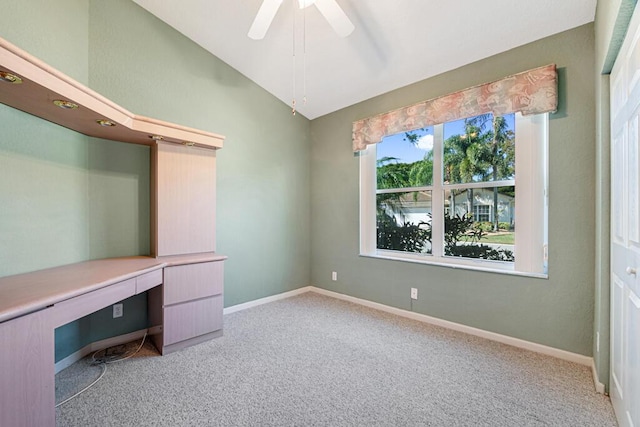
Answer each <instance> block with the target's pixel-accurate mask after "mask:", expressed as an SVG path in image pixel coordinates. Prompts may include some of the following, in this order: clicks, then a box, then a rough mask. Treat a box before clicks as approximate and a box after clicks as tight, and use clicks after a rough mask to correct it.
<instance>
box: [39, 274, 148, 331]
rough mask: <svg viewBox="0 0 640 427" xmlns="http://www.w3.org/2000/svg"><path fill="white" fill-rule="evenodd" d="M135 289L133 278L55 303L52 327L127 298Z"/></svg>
mask: <svg viewBox="0 0 640 427" xmlns="http://www.w3.org/2000/svg"><path fill="white" fill-rule="evenodd" d="M135 291H136V279H135V278H133V279H129V280H125V281H122V282H118V283H114V284H113V285H109V286H106V287H104V288H102V289H98V290H96V291H92V292H89V293H86V294H83V295H79V296H77V297H73V298H70V299H68V300H65V301H61V302H59V303H56V304H55V305H54V306H53V312H52V316H51V317H52V320H53V327H54V328H57V327H59V326H62V325H64V324H66V323H69V322H71V321H72V320H76V319H79V318H81V317H84V316H86V315H87V314H91V313H93V312H94V311H98V310H100V309H101V308H104V307H107V306H109V305H111V304H115V303H117V302H118V301H122V300H123V299H126V298H129V297H131V296H133V295H134V294H135Z"/></svg>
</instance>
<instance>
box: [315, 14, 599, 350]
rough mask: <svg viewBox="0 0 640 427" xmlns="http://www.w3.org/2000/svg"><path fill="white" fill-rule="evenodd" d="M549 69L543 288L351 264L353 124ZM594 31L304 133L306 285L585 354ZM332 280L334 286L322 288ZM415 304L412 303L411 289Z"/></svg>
mask: <svg viewBox="0 0 640 427" xmlns="http://www.w3.org/2000/svg"><path fill="white" fill-rule="evenodd" d="M549 63H555V64H557V66H558V68H559V77H560V105H559V111H558V113H556V114H553V115H551V117H550V135H549V137H550V143H549V145H550V147H549V149H550V154H549V179H550V202H549V256H550V259H549V279H548V280H545V279H534V278H527V277H518V276H512V275H505V274H495V273H484V272H475V271H469V270H460V269H452V268H447V267H438V266H430V265H421V264H415V263H408V262H401V261H391V260H382V259H373V258H366V257H359V256H358V238H359V237H358V234H359V228H358V216H359V207H358V191H359V187H358V181H359V175H358V170H359V169H358V167H359V164H358V159H357V158H356V157H354V155H353V153H352V150H351V124H352V122H353V121H355V120H358V119H361V118H364V117H368V116H371V115H375V114H379V113H382V112H385V111H388V110H391V109H394V108H398V107H402V106H405V105H409V104H412V103H415V102H418V101H421V100H425V99H430V98H434V97H437V96H439V95H443V94H447V93H450V92H454V91H457V90H460V89H464V88H466V87H469V86H473V85H476V84H479V83H484V82H487V81H492V80H496V79H499V78H502V77H504V76H507V75H509V74H513V73H516V72H520V71H524V70H527V69H530V68H534V67H538V66H541V65H546V64H549ZM593 68H594V28H593V24H589V25H584V26H582V27H578V28H576V29H574V30H571V31H567V32H564V33H561V34H558V35H555V36H552V37H549V38H546V39H543V40H539V41H537V42H534V43H531V44H528V45H525V46H522V47H519V48H516V49H513V50H510V51H507V52H504V53H501V54H499V55H496V56H492V57H490V58H486V59H483V60H481V61H478V62H475V63H473V64H470V65H467V66H464V67H461V68H458V69H456V70H453V71H450V72H447V73H445V74H442V75H439V76H436V77H433V78H430V79H427V80H424V81H421V82H419V83H416V84H413V85H410V86H407V87H404V88H401V89H398V90H395V91H392V92H389V93H387V94H384V95H381V96H378V97H376V98H373V99H370V100H368V101H365V102H362V103H359V104H357V105H354V106H351V107H349V108H345V109H343V110H341V111H338V112H335V113H333V114H329V115H326V116H324V117H321V118H318V119H316V120H313V121H312V123H311V136H312V141H313V146H312V152H311V153H312V154H311V155H312V172H311V182H312V190H311V194H312V199H311V206H312V209H311V212H312V215H311V224H312V231H311V242H312V260H313V261H312V274H311V278H312V283H313V284H314V285H316V286H319V287H322V288H325V289H329V290H332V291H336V292H340V293H343V294H348V295H352V296H355V297H358V298H363V299H367V300H371V301H375V302H378V303H382V304H386V305H389V306H394V307H399V308H402V309H407V310H411V309H412V310H413V311H415V312H419V313H422V314H426V315H430V316H434V317H438V318H441V319H446V320H449V321H453V322H457V323H461V324H465V325H469V326H472V327H476V328H480V329H484V330H487V331H493V332H496V333H500V334H504V335H508V336H512V337H516V338H520V339H524V340H527V341H531V342H535V343H540V344H544V345H548V346H551V347H555V348H559V349H564V350H567V351H571V352H575V353H579V354H583V355H588V356H590V355H591V354H592V342H593V340H592V336H593V327H592V326H593V306H594V267H593V265H594V260H595V258H594V238H595V237H594V226H595V207H594V199H593V187H594V184H595V176H594V172H595V167H594V165H595V138H594V130H595V126H594V114H595V113H594V101H593V99H594V84H593ZM331 271H337V273H338V281H336V282H332V281H331ZM411 287H417V288H418V290H419V295H420V299H419V300H417V301H415V302H414V303H413V305H411V301H410V298H409V289H410V288H411Z"/></svg>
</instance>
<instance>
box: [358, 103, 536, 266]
mask: <svg viewBox="0 0 640 427" xmlns="http://www.w3.org/2000/svg"><path fill="white" fill-rule="evenodd" d="M547 123H548V115H547V114H537V115H530V116H522V115H521V114H519V113H514V114H509V115H504V116H495V117H494V116H493V115H492V114H483V115H479V116H476V117H470V118H466V119H461V120H456V121H452V122H448V123H444V124H439V125H434V126H430V127H425V128H420V129H415V130H411V131H407V132H404V133H400V134H396V135H389V136H386V137H384V138H383V139H382V141H381V142H380V143H378V144H371V145H369V146H368V147H367V149H366V150H364V151H362V152H361V154H360V174H361V179H360V182H361V184H360V192H361V195H360V203H361V221H360V222H361V242H360V248H361V254H362V255H367V256H376V257H384V258H392V259H400V260H409V261H417V262H424V263H436V264H444V265H451V266H461V267H468V268H475V269H483V270H486V269H489V270H496V271H508V272H515V273H522V274H528V275H540V276H544V275H545V274H546V243H547V237H546V230H547V226H546V223H547V207H546V204H547V203H546V188H547V172H546V166H547V158H546V151H547Z"/></svg>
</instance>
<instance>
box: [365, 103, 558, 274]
mask: <svg viewBox="0 0 640 427" xmlns="http://www.w3.org/2000/svg"><path fill="white" fill-rule="evenodd" d="M443 129H444V125H442V124H441V125H435V126H434V132H433V134H434V146H433V185H430V186H425V187H412V188H408V189H406V191H419V190H430V191H432V193H431V194H432V241H431V249H432V254H417V253H410V252H401V251H390V250H382V249H377V247H376V144H373V145H369V146H368V148H367V149H366V150H364V151H361V152H360V155H359V159H360V255H361V256H366V257H375V258H383V259H392V260H399V261H409V262H418V263H424V264H433V265H440V266H446V267H453V268H465V269H471V270H481V271H491V272H498V273H507V274H516V275H524V276H531V277H542V278H546V277H548V275H547V253H548V249H547V234H548V226H547V223H548V181H549V180H548V155H547V153H548V139H549V138H548V135H549V114H548V113H544V114H537V115H530V116H522V115H521V114H520V113H517V114H516V115H515V129H516V135H515V138H516V142H515V146H516V156H515V157H516V166H515V170H516V176H515V180H505V181H499V182H490V183H486V182H483V183H469V184H456V185H444V184H443V183H442V146H443V142H444V135H443V132H444V131H443ZM487 184H489V185H490V186H493V185H498V186H511V185H515V187H516V199H517V202H516V206H515V222H516V227H515V242H516V245H515V250H514V255H515V262H501V261H491V260H484V259H472V258H460V257H449V256H447V257H445V256H444V255H443V254H444V224H443V222H444V218H443V215H444V214H443V212H444V200H443V197H444V189H445V188H447V187H452V188H462V187H466V188H481V187H486V186H487ZM436 212H440V214H438V215H436Z"/></svg>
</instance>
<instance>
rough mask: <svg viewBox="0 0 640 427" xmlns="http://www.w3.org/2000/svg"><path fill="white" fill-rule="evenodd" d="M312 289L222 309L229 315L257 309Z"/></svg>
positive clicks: (306, 288) (298, 290) (296, 290)
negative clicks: (252, 308) (253, 308)
mask: <svg viewBox="0 0 640 427" xmlns="http://www.w3.org/2000/svg"><path fill="white" fill-rule="evenodd" d="M313 289H314V287H313V286H305V287H304V288H299V289H294V290H293V291H288V292H283V293H281V294H277V295H272V296H270V297H265V298H260V299H256V300H253V301H249V302H245V303H242V304H237V305H232V306H231V307H227V308H225V309H224V314H231V313H235V312H236V311H241V310H246V309H248V308H251V307H257V306H259V305H262V304H267V303H270V302H274V301H278V300H281V299H285V298H291V297H294V296H296V295H300V294H304V293H306V292H310V291H312V290H313Z"/></svg>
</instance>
